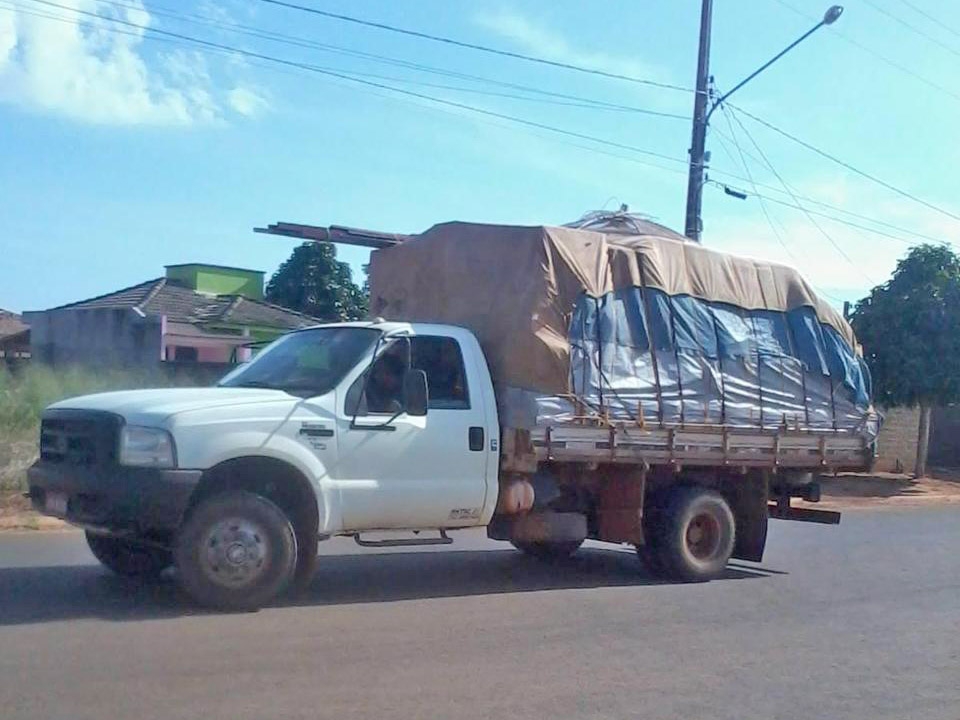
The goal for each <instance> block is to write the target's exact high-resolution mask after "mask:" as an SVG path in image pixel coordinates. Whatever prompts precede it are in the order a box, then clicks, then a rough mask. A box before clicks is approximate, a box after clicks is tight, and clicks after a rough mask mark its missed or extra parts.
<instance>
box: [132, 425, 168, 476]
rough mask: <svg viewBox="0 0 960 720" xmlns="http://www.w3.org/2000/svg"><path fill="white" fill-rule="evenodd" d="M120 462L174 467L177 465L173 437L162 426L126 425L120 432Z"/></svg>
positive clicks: (145, 465) (142, 465) (144, 465)
mask: <svg viewBox="0 0 960 720" xmlns="http://www.w3.org/2000/svg"><path fill="white" fill-rule="evenodd" d="M120 464H121V465H137V466H141V467H158V468H172V467H174V466H175V465H176V455H175V453H174V449H173V438H172V437H171V436H170V433H168V432H167V431H166V430H161V429H160V428H151V427H139V426H137V425H125V426H124V428H123V432H122V433H121V434H120Z"/></svg>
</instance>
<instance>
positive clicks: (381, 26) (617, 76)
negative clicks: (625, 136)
mask: <svg viewBox="0 0 960 720" xmlns="http://www.w3.org/2000/svg"><path fill="white" fill-rule="evenodd" d="M260 2H263V3H267V4H269V5H276V6H278V7H284V8H288V9H291V10H300V11H302V12H307V13H311V14H313V15H320V16H322V17H326V18H330V19H332V20H341V21H343V22H348V23H353V24H355V25H362V26H364V27H371V28H376V29H378V30H386V31H389V32H393V33H399V34H401V35H408V36H410V37H415V38H419V39H421V40H430V41H433V42H438V43H444V44H446V45H454V46H456V47H462V48H466V49H468V50H477V51H479V52H485V53H491V54H494V55H501V56H503V57H508V58H513V59H515V60H525V61H527V62H532V63H538V64H540V65H548V66H550V67H556V68H563V69H564V70H574V71H576V72H581V73H588V74H590V75H598V76H600V77H605V78H610V79H613V80H624V81H626V82H631V83H637V84H639V85H649V86H652V87H658V88H663V89H666V90H678V91H681V92H688V93H693V92H695V90H694V89H693V88H688V87H683V86H682V85H673V84H671V83H664V82H659V81H657V80H650V79H647V78H638V77H635V76H632V75H624V74H622V73H614V72H607V71H606V70H598V69H597V68H589V67H584V66H582V65H575V64H573V63H566V62H560V61H558V60H549V59H547V58H543V57H538V56H536V55H525V54H523V53H517V52H512V51H510V50H501V49H499V48H493V47H489V46H487V45H478V44H476V43H470V42H465V41H463V40H456V39H454V38H449V37H444V36H442V35H431V34H430V33H425V32H421V31H419V30H411V29H409V28H401V27H397V26H395V25H388V24H386V23H381V22H374V21H372V20H364V19H362V18H358V17H353V16H351V15H343V14H341V13H335V12H329V11H327V10H320V9H319V8H314V7H309V6H307V5H298V4H296V3H291V2H284V1H283V0H260Z"/></svg>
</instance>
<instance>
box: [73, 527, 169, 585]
mask: <svg viewBox="0 0 960 720" xmlns="http://www.w3.org/2000/svg"><path fill="white" fill-rule="evenodd" d="M86 535H87V546H88V547H89V548H90V552H92V553H93V556H94V557H95V558H96V559H97V560H99V561H100V562H101V563H102V564H103V566H104V567H107V568H109V569H110V570H112V571H113V572H115V573H116V574H117V575H122V576H123V577H139V578H155V577H157V576H159V575H160V573H162V572H163V571H164V570H166V569H167V568H168V567H170V565H172V564H173V556H172V555H171V553H170V551H169V550H164V549H162V548H156V547H151V546H149V545H142V544H140V543H138V542H135V541H133V540H126V539H124V538H118V537H113V536H110V535H98V534H96V533H91V532H87V534H86Z"/></svg>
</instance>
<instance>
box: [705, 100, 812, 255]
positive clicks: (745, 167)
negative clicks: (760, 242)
mask: <svg viewBox="0 0 960 720" xmlns="http://www.w3.org/2000/svg"><path fill="white" fill-rule="evenodd" d="M724 118H726V121H727V125H728V126H729V127H730V138H731V140H733V145H734V147H735V148H736V149H737V153H738V154H739V155H740V164H741V165H742V166H743V171H744V172H745V173H746V174H747V178H749V180H750V185H751V186H752V187H753V193H754V195H755V196H757V198H758V200H759V202H760V209H761V210H762V211H763V216H764V217H765V218H766V220H767V224H768V225H769V226H770V230H771V231H772V232H773V236H774V237H775V238H776V239H777V242H778V243H780V247H782V248H783V249H784V251H785V252H786V253H787V255H788V256H789V257H790V258H791V259H792V260H793V261H794V262H795V263H797V265H800V264H801V263H800V258H798V257H797V256H796V255H794V254H793V251H792V250H790V248H789V247H788V246H787V243H786V242H784V239H783V238H782V237H781V236H780V233H779V232H777V229H776V227H774V225H773V219H772V218H771V217H770V212H769V211H768V210H767V204H766V202H765V200H764V199H763V198H760V193H759V191H758V190H757V185H756V183H754V181H753V173H752V172H750V166H749V165H748V164H747V158H746V157H745V156H744V152H743V148H742V147H740V142H739V141H738V140H737V134H736V132H734V130H733V123H732V122H731V121H730V116H729V115H728V114H727V113H724Z"/></svg>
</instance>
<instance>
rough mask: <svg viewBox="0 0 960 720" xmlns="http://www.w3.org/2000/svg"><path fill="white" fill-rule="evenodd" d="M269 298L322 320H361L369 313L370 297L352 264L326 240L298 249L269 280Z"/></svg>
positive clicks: (304, 245) (307, 244)
mask: <svg viewBox="0 0 960 720" xmlns="http://www.w3.org/2000/svg"><path fill="white" fill-rule="evenodd" d="M266 297H267V300H268V301H270V302H272V303H276V304H278V305H283V306H284V307H287V308H290V309H291V310H297V311H299V312H302V313H306V314H307V315H312V316H313V317H316V318H320V319H321V320H329V321H340V320H358V319H360V318H363V317H365V316H366V314H367V297H366V295H365V294H364V292H363V291H362V290H361V289H360V288H359V287H357V285H356V283H354V282H353V273H352V272H351V271H350V266H349V265H348V264H347V263H345V262H341V261H339V260H337V250H336V248H335V247H334V246H333V245H332V244H330V243H325V242H307V243H304V244H303V245H300V246H299V247H297V248H295V249H294V251H293V254H292V255H290V257H289V258H288V259H287V260H286V261H285V262H284V263H283V264H282V265H281V266H280V267H279V268H278V269H277V272H275V273H274V274H273V277H271V278H270V282H269V283H267V292H266Z"/></svg>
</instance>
